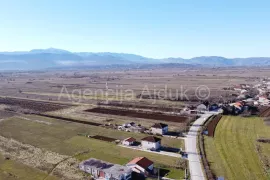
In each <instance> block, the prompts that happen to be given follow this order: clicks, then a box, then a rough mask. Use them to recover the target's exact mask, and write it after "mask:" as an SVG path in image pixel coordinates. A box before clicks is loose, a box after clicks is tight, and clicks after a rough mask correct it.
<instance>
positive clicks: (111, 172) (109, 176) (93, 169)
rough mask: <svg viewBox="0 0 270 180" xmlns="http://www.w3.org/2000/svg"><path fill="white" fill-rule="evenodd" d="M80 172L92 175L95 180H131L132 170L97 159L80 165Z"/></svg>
mask: <svg viewBox="0 0 270 180" xmlns="http://www.w3.org/2000/svg"><path fill="white" fill-rule="evenodd" d="M79 168H80V170H82V171H84V172H87V173H89V174H91V175H92V176H93V177H94V178H95V179H104V180H130V179H131V174H132V170H131V168H129V167H126V166H121V165H118V164H112V163H109V162H105V161H101V160H98V159H95V158H91V159H88V160H86V161H83V162H81V163H80V164H79Z"/></svg>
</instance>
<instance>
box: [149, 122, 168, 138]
mask: <svg viewBox="0 0 270 180" xmlns="http://www.w3.org/2000/svg"><path fill="white" fill-rule="evenodd" d="M168 131H169V127H168V125H167V124H164V123H156V124H154V125H153V126H152V127H151V132H152V133H153V134H160V135H163V134H167V133H168Z"/></svg>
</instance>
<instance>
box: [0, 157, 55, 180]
mask: <svg viewBox="0 0 270 180" xmlns="http://www.w3.org/2000/svg"><path fill="white" fill-rule="evenodd" d="M0 179H1V180H14V179H20V180H44V179H46V180H58V179H59V178H57V177H55V176H49V175H48V174H47V173H44V172H43V171H41V170H38V169H35V168H31V167H30V166H26V165H24V164H22V163H20V162H16V161H14V160H10V159H9V160H7V159H5V158H4V157H3V156H2V155H1V154H0Z"/></svg>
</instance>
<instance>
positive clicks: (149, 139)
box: [142, 136, 161, 142]
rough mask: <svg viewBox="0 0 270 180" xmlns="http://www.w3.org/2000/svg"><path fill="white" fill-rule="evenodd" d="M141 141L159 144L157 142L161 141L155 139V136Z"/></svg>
mask: <svg viewBox="0 0 270 180" xmlns="http://www.w3.org/2000/svg"><path fill="white" fill-rule="evenodd" d="M142 141H148V142H159V141H161V139H160V138H157V137H155V136H147V137H145V138H143V139H142Z"/></svg>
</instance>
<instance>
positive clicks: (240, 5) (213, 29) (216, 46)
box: [0, 0, 270, 58]
mask: <svg viewBox="0 0 270 180" xmlns="http://www.w3.org/2000/svg"><path fill="white" fill-rule="evenodd" d="M0 23H1V24H0V51H22V50H30V49H38V48H49V47H54V48H61V49H66V50H70V51H76V52H83V51H88V52H123V53H134V54H139V55H143V56H146V57H155V58H162V57H184V58H190V57H195V56H210V55H216V56H224V57H254V56H261V57H262V56H268V57H270V1H269V0H265V1H260V0H257V1H249V0H237V1H235V0H226V1H224V2H221V1H218V0H213V1H210V0H209V1H208V0H196V1H195V0H104V1H103V0H77V1H75V0H65V1H64V0H17V1H16V0H8V1H5V0H0Z"/></svg>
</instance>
